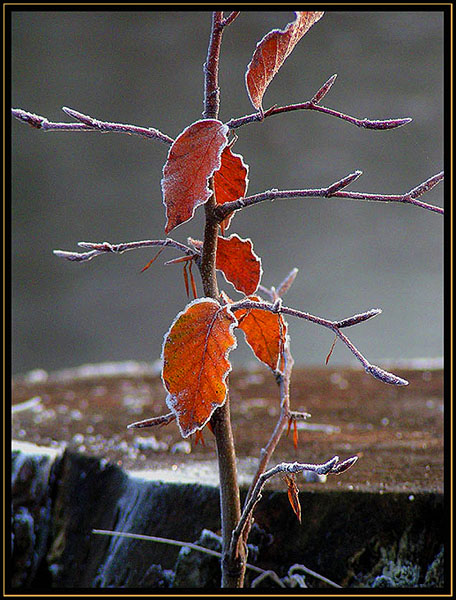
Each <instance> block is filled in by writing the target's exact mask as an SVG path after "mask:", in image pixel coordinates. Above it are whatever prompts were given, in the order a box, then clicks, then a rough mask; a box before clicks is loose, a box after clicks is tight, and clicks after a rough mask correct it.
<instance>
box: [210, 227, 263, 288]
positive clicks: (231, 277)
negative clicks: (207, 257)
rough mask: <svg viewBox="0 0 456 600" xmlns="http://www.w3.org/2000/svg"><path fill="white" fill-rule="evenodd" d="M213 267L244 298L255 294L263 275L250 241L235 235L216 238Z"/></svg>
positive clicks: (258, 259)
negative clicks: (243, 295)
mask: <svg viewBox="0 0 456 600" xmlns="http://www.w3.org/2000/svg"><path fill="white" fill-rule="evenodd" d="M215 267H216V268H217V269H218V270H219V271H222V273H223V275H224V276H225V279H226V280H227V281H229V282H230V283H232V284H233V285H234V287H235V288H236V289H237V291H238V292H241V293H243V294H245V295H246V296H248V295H250V294H253V293H254V292H256V290H257V288H258V285H259V283H260V280H261V275H262V273H263V269H262V267H261V259H260V258H259V257H258V256H257V255H256V254H255V252H254V251H253V245H252V240H250V239H246V240H243V239H242V238H240V237H239V236H238V235H237V234H235V233H234V234H233V235H231V236H230V237H229V238H224V237H221V236H219V237H218V241H217V255H216V259H215Z"/></svg>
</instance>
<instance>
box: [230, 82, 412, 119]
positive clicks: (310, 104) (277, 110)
mask: <svg viewBox="0 0 456 600" xmlns="http://www.w3.org/2000/svg"><path fill="white" fill-rule="evenodd" d="M336 77H337V75H333V76H332V77H330V78H329V79H328V81H327V82H326V83H324V84H323V85H322V86H321V88H320V89H319V90H318V91H317V92H316V93H315V94H314V96H313V98H312V100H308V101H307V102H300V103H299V104H289V105H287V106H278V107H276V106H274V107H272V108H270V109H268V110H267V111H265V112H257V113H254V114H251V115H245V116H244V117H239V118H238V119H231V120H230V121H228V122H227V123H226V125H227V126H228V127H229V128H230V129H236V128H238V127H241V126H242V125H247V124H248V123H253V122H255V121H263V120H264V119H265V118H266V117H271V116H273V115H279V114H281V113H284V112H290V111H293V110H316V111H318V112H322V113H325V114H327V115H331V116H333V117H337V118H339V119H342V120H344V121H347V122H348V123H351V124H352V125H356V126H357V127H363V128H364V129H376V130H384V129H395V128H396V127H401V126H402V125H406V124H407V123H410V121H412V119H411V118H410V117H406V118H400V119H381V120H377V119H357V118H356V117H351V116H350V115H346V114H344V113H342V112H340V111H338V110H333V109H332V108H327V107H325V106H320V105H319V104H318V103H319V102H320V101H321V100H322V99H323V97H324V96H325V95H326V94H327V93H328V92H329V90H330V88H331V87H332V85H333V83H334V81H335V80H336Z"/></svg>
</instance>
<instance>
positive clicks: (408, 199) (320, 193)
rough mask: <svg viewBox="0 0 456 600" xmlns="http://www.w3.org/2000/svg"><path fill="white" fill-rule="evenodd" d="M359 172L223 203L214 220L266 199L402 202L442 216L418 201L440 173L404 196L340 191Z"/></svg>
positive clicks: (437, 209) (436, 208)
mask: <svg viewBox="0 0 456 600" xmlns="http://www.w3.org/2000/svg"><path fill="white" fill-rule="evenodd" d="M361 173H362V172H361V171H355V172H354V173H352V174H350V175H347V176H346V177H344V178H343V179H340V180H339V181H336V182H335V183H333V184H331V185H330V186H328V187H325V188H316V189H306V190H268V191H266V192H261V193H260V194H255V195H253V196H246V197H245V198H239V199H238V200H233V201H231V202H225V204H219V205H218V206H217V208H216V211H215V212H216V214H217V218H218V219H219V221H220V222H221V221H223V220H224V219H226V218H227V217H228V216H229V215H230V214H231V213H232V212H234V211H235V210H240V209H241V208H245V207H247V206H253V205H254V204H258V203H259V202H265V201H266V200H271V201H272V200H277V199H279V198H349V199H351V200H364V201H366V202H402V203H404V204H414V205H415V206H419V207H420V208H426V209H428V210H431V211H434V212H437V213H440V214H443V213H444V210H443V208H440V207H439V206H433V205H432V204H426V203H425V202H420V201H419V200H417V198H418V197H419V196H422V195H423V194H425V193H426V192H428V191H429V190H431V189H432V188H433V187H434V186H435V185H437V184H438V183H440V181H442V179H443V176H444V174H443V171H441V172H440V173H437V175H433V176H432V177H430V178H429V179H426V181H424V182H423V183H420V185H418V186H416V187H414V188H413V189H411V190H410V191H409V192H406V193H405V194H368V193H365V192H347V191H342V188H345V187H346V186H347V185H348V184H350V183H352V182H353V181H354V180H355V179H357V178H358V177H359V176H360V175H361Z"/></svg>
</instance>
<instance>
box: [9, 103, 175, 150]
mask: <svg viewBox="0 0 456 600" xmlns="http://www.w3.org/2000/svg"><path fill="white" fill-rule="evenodd" d="M62 110H63V111H64V112H66V113H67V115H69V116H70V117H73V118H74V119H76V120H77V121H79V123H54V122H52V121H49V120H48V119H46V117H41V116H40V115H35V114H34V113H30V112H27V111H25V110H22V108H13V109H11V113H12V115H13V117H15V118H16V119H18V120H19V121H23V122H24V123H28V124H29V125H31V126H32V127H35V128H36V129H42V130H43V131H101V132H104V133H106V132H113V133H128V134H130V135H132V134H133V135H140V136H142V137H146V138H151V139H157V140H160V141H161V142H164V143H165V144H172V143H173V141H174V140H173V139H172V138H170V137H169V136H168V135H166V134H164V133H162V132H161V131H159V130H158V129H154V128H153V127H138V126H137V125H126V124H124V123H111V122H108V121H99V120H98V119H94V118H93V117H89V116H88V115H84V114H82V113H80V112H78V111H76V110H73V109H71V108H67V107H65V106H64V107H63V108H62Z"/></svg>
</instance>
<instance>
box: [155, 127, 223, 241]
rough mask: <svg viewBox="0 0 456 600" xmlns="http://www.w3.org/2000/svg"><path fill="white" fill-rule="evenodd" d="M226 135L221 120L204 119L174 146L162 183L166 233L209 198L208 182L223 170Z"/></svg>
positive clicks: (184, 220) (186, 132)
mask: <svg viewBox="0 0 456 600" xmlns="http://www.w3.org/2000/svg"><path fill="white" fill-rule="evenodd" d="M227 133H228V127H227V126H226V125H224V124H223V123H221V122H220V121H217V120H216V119H204V120H202V121H197V122H196V123H193V124H192V125H189V127H187V128H186V129H184V131H183V132H182V133H181V134H180V135H179V136H178V137H177V138H176V140H175V141H174V143H173V144H172V146H171V148H170V150H169V153H168V158H167V160H166V163H165V166H164V167H163V179H162V180H161V187H162V192H163V204H164V205H165V207H166V217H167V221H166V227H165V232H166V233H169V232H170V231H171V230H172V229H174V227H177V226H178V225H181V224H182V223H185V222H186V221H188V220H189V219H191V218H192V217H193V214H194V212H195V209H196V208H197V207H198V206H199V205H200V204H204V203H205V202H207V200H208V199H209V197H210V195H211V193H212V192H211V190H210V189H209V187H208V179H209V177H211V176H212V175H213V173H214V171H217V170H218V169H220V166H221V154H222V151H223V149H224V148H225V146H226V144H227V143H228V138H227Z"/></svg>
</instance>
